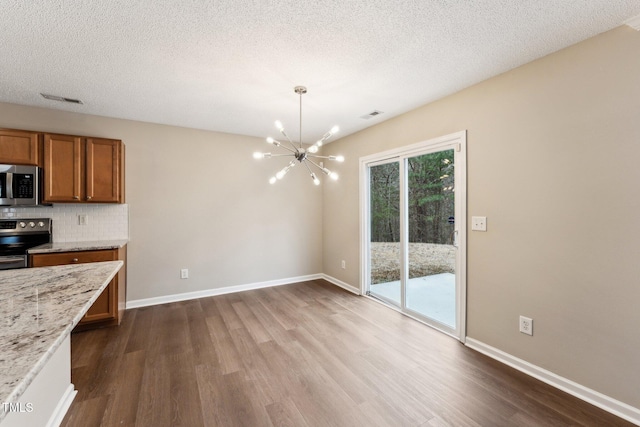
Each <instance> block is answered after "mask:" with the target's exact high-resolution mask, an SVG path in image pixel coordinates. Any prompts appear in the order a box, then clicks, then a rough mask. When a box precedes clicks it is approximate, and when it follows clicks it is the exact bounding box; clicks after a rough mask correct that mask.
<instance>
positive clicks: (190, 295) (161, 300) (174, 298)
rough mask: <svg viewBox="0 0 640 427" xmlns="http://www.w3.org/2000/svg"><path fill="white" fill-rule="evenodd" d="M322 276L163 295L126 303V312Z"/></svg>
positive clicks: (315, 276) (320, 275)
mask: <svg viewBox="0 0 640 427" xmlns="http://www.w3.org/2000/svg"><path fill="white" fill-rule="evenodd" d="M322 278H323V275H322V274H310V275H307V276H298V277H289V278H286V279H277V280H269V281H267V282H256V283H249V284H246V285H237V286H227V287H224V288H216V289H206V290H203V291H195V292H185V293H182V294H173V295H165V296H161V297H153V298H143V299H137V300H131V301H127V310H128V309H130V308H138V307H148V306H151V305H159V304H167V303H170V302H178V301H187V300H190V299H198V298H206V297H213V296H216V295H225V294H232V293H235V292H242V291H250V290H253V289H262V288H270V287H272V286H281V285H290V284H292V283H298V282H306V281H309V280H316V279H322Z"/></svg>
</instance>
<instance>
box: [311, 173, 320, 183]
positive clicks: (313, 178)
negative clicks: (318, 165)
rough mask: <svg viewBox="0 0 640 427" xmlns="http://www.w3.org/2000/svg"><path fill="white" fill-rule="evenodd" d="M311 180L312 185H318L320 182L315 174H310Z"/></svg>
mask: <svg viewBox="0 0 640 427" xmlns="http://www.w3.org/2000/svg"><path fill="white" fill-rule="evenodd" d="M311 179H312V180H313V183H314V184H315V185H320V180H319V179H318V177H317V176H316V174H315V173H313V172H311Z"/></svg>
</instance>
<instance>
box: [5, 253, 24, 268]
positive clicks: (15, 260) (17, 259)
mask: <svg viewBox="0 0 640 427" xmlns="http://www.w3.org/2000/svg"><path fill="white" fill-rule="evenodd" d="M26 266H27V256H26V255H17V256H0V270H10V269H12V268H25V267H26Z"/></svg>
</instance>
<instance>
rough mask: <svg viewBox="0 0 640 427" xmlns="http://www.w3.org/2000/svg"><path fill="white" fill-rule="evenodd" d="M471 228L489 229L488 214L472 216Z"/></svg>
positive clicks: (478, 229) (477, 229)
mask: <svg viewBox="0 0 640 427" xmlns="http://www.w3.org/2000/svg"><path fill="white" fill-rule="evenodd" d="M471 230H473V231H487V217H486V216H472V217H471Z"/></svg>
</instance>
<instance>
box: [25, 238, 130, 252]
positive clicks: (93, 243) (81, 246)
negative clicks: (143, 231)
mask: <svg viewBox="0 0 640 427" xmlns="http://www.w3.org/2000/svg"><path fill="white" fill-rule="evenodd" d="M128 243H129V240H128V239H116V240H90V241H84V242H53V243H45V244H43V245H40V246H35V247H33V248H30V249H28V250H27V254H29V255H38V254H52V253H60V252H82V251H100V250H109V249H121V248H123V247H124V246H126V245H127V244H128Z"/></svg>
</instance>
